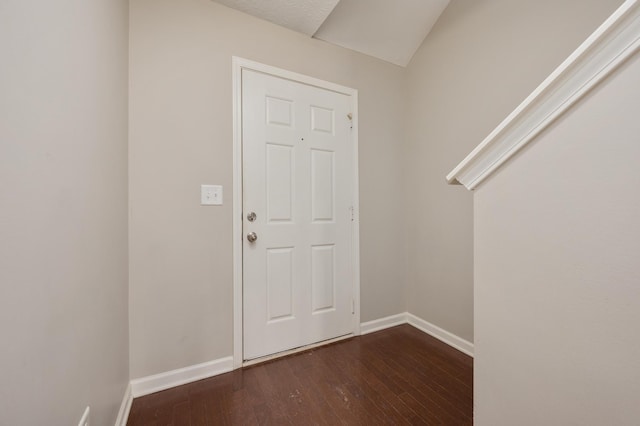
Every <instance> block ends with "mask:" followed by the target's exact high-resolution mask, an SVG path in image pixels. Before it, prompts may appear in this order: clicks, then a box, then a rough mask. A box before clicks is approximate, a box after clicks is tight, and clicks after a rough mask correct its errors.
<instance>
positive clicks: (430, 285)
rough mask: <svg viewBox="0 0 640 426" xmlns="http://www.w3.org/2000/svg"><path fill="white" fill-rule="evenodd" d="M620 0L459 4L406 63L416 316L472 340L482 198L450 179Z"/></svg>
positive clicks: (411, 286) (411, 305) (409, 234)
mask: <svg viewBox="0 0 640 426" xmlns="http://www.w3.org/2000/svg"><path fill="white" fill-rule="evenodd" d="M620 3H621V1H620V0H589V1H584V0H563V1H555V0H543V1H513V0H491V1H472V0H453V1H452V2H451V4H450V5H449V7H448V8H447V9H446V10H445V12H444V14H443V15H442V17H441V18H440V20H439V21H438V23H437V24H436V25H435V27H434V28H433V30H432V32H431V33H430V34H429V36H428V37H427V39H426V40H425V42H424V43H423V45H422V46H421V47H420V49H419V50H418V52H417V53H416V55H415V57H414V58H413V60H412V62H411V63H410V64H409V66H408V69H407V88H408V91H407V99H406V101H407V106H408V110H407V126H406V129H407V130H406V134H407V143H406V149H405V157H404V162H403V164H404V165H405V167H406V174H405V177H404V181H405V183H406V186H405V188H406V189H405V194H406V198H405V200H404V202H403V209H402V210H403V211H404V218H405V223H406V244H407V246H406V247H407V256H406V258H407V285H408V290H407V298H408V310H409V312H411V313H413V314H415V315H417V316H419V317H421V318H423V319H425V320H427V321H430V322H432V323H434V324H436V325H438V326H440V327H442V328H444V329H446V330H448V331H450V332H452V333H454V334H456V335H458V336H460V337H462V338H464V339H468V340H471V341H473V251H472V241H473V223H472V215H473V204H472V197H471V194H470V193H468V192H467V191H466V190H465V189H464V188H461V187H451V186H448V185H447V184H446V181H445V175H446V174H447V173H448V172H449V171H450V170H451V169H452V168H453V167H454V166H455V165H456V164H457V163H458V162H459V161H460V160H462V159H463V158H464V157H465V156H466V155H467V154H468V153H469V152H470V151H471V150H472V149H473V148H474V147H475V146H476V145H477V144H479V143H480V142H481V141H482V139H484V137H485V136H486V135H488V134H489V132H490V131H491V130H493V128H494V127H495V126H497V125H498V124H499V123H500V122H501V121H502V120H503V119H504V118H505V117H506V116H507V115H508V114H509V113H510V112H511V111H512V110H513V109H514V108H515V107H516V106H517V105H518V104H519V103H520V102H521V101H522V100H523V99H524V98H525V97H526V96H527V95H529V93H530V92H531V91H533V89H535V87H536V86H537V85H538V84H539V83H540V82H542V80H544V79H545V78H546V77H547V75H549V74H550V73H551V71H553V69H554V68H555V67H556V66H557V65H559V64H560V63H561V62H562V61H563V60H564V59H565V58H566V57H567V56H568V55H569V54H570V53H571V52H572V51H573V50H574V49H575V48H576V47H577V46H578V45H579V44H580V43H581V42H582V41H584V39H586V38H587V36H589V34H591V32H593V30H594V29H595V28H596V27H597V26H598V25H600V24H601V23H602V22H603V21H604V20H605V19H606V18H607V17H608V16H609V15H610V14H611V13H612V12H613V11H614V10H615V8H616V7H617V6H618V5H619V4H620Z"/></svg>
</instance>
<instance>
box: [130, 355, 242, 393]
mask: <svg viewBox="0 0 640 426" xmlns="http://www.w3.org/2000/svg"><path fill="white" fill-rule="evenodd" d="M232 370H233V357H232V356H228V357H226V358H220V359H216V360H213V361H209V362H203V363H202V364H196V365H191V366H189V367H184V368H179V369H177V370H171V371H167V372H165V373H160V374H154V375H153V376H147V377H142V378H139V379H134V380H132V381H131V393H132V394H133V397H134V398H137V397H139V396H144V395H149V394H151V393H154V392H160V391H162V390H165V389H169V388H173V387H175V386H180V385H184V384H186V383H191V382H195V381H197V380H202V379H206V378H208V377H213V376H217V375H218V374H223V373H228V372H229V371H232Z"/></svg>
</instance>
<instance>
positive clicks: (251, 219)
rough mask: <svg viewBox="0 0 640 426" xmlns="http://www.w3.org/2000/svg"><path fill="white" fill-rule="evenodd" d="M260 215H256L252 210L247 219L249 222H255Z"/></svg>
mask: <svg viewBox="0 0 640 426" xmlns="http://www.w3.org/2000/svg"><path fill="white" fill-rule="evenodd" d="M257 217H258V216H256V214H255V212H251V213H249V214H248V215H247V220H248V221H249V222H255V220H256V219H257Z"/></svg>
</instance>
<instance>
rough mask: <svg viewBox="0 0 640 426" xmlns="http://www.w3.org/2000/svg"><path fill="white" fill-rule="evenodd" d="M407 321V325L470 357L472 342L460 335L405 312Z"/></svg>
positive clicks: (471, 355) (471, 354)
mask: <svg viewBox="0 0 640 426" xmlns="http://www.w3.org/2000/svg"><path fill="white" fill-rule="evenodd" d="M407 323H408V324H409V325H412V326H414V327H415V328H417V329H418V330H421V331H424V332H425V333H427V334H429V335H430V336H433V337H435V338H436V339H438V340H440V341H442V342H444V343H446V344H447V345H449V346H451V347H452V348H455V349H457V350H459V351H460V352H463V353H465V354H467V355H469V356H470V357H473V343H471V342H469V341H467V340H465V339H463V338H462V337H458V336H456V335H455V334H453V333H450V332H448V331H447V330H444V329H442V328H440V327H438V326H437V325H434V324H431V323H430V322H429V321H425V320H423V319H422V318H418V317H417V316H415V315H413V314H410V313H407Z"/></svg>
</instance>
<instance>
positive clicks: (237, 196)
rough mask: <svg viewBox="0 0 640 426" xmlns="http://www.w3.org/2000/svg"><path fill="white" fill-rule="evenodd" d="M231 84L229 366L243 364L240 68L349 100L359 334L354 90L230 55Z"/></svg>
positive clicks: (354, 326) (355, 328)
mask: <svg viewBox="0 0 640 426" xmlns="http://www.w3.org/2000/svg"><path fill="white" fill-rule="evenodd" d="M231 62H232V83H233V368H234V369H236V368H240V367H242V365H243V359H244V356H243V349H242V340H243V335H242V329H243V328H242V318H243V312H242V309H243V306H242V280H243V278H242V246H243V239H242V207H243V206H242V199H243V193H242V70H243V69H247V70H252V71H257V72H261V73H264V74H269V75H272V76H275V77H279V78H284V79H287V80H291V81H295V82H298V83H302V84H307V85H309V86H315V87H319V88H321V89H326V90H331V91H333V92H337V93H341V94H344V95H347V96H349V97H350V99H351V113H352V126H353V128H352V132H351V138H352V142H353V150H354V152H353V154H354V155H353V184H354V188H353V200H352V203H353V204H352V206H353V220H352V222H351V242H352V250H351V259H352V271H353V274H352V279H353V283H352V285H353V304H354V314H353V319H352V323H353V324H352V330H353V334H354V335H356V336H357V335H360V207H359V201H358V200H359V198H360V197H359V181H358V91H357V90H356V89H352V88H349V87H345V86H341V85H338V84H334V83H331V82H328V81H324V80H319V79H317V78H313V77H309V76H306V75H303V74H298V73H294V72H291V71H287V70H284V69H281V68H276V67H272V66H270V65H265V64H261V63H258V62H254V61H250V60H248V59H243V58H239V57H237V56H233V57H232V61H231Z"/></svg>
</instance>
